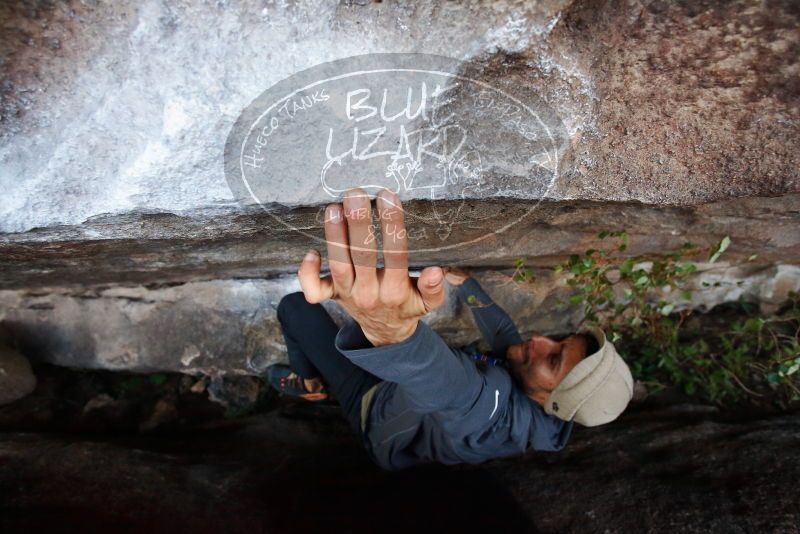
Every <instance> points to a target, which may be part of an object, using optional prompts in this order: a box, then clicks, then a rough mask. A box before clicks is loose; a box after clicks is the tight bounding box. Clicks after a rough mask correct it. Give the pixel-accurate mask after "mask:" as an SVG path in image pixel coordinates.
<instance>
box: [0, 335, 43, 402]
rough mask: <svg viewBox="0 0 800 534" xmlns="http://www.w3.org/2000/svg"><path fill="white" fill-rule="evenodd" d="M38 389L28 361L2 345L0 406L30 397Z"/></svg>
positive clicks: (0, 345) (0, 349) (0, 348)
mask: <svg viewBox="0 0 800 534" xmlns="http://www.w3.org/2000/svg"><path fill="white" fill-rule="evenodd" d="M35 388H36V375H34V374H33V370H32V369H31V364H30V363H29V362H28V359H27V358H26V357H25V356H23V355H22V354H20V353H19V352H18V351H16V350H14V349H13V348H11V347H9V346H8V345H5V344H0V405H3V404H8V403H11V402H14V401H15V400H19V399H21V398H22V397H24V396H26V395H28V394H29V393H31V392H32V391H33V390H34V389H35Z"/></svg>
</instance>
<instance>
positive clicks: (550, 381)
mask: <svg viewBox="0 0 800 534" xmlns="http://www.w3.org/2000/svg"><path fill="white" fill-rule="evenodd" d="M585 356H586V338H585V337H584V336H583V335H579V334H573V335H570V336H567V337H564V338H552V337H544V336H531V337H530V338H529V339H527V340H526V341H525V342H524V343H522V345H515V346H513V347H510V348H509V352H508V361H509V362H510V367H511V372H512V374H513V375H514V377H515V378H516V379H517V380H518V381H519V383H520V384H521V385H522V386H523V389H524V390H525V393H526V394H527V395H528V396H529V397H531V398H532V399H533V400H535V401H537V402H538V403H539V404H542V405H543V404H544V403H545V402H546V401H547V397H548V396H549V394H550V392H551V391H553V390H554V389H555V388H556V386H558V384H559V383H560V382H561V380H563V378H564V377H565V376H567V373H569V372H570V371H571V370H572V368H573V367H575V365H577V364H578V362H580V361H581V360H582V359H583V358H584V357H585Z"/></svg>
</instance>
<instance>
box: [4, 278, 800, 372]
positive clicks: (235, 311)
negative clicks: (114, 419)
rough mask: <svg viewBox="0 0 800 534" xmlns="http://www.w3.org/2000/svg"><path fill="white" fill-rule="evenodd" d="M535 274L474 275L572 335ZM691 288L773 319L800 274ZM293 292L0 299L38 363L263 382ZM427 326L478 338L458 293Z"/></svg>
mask: <svg viewBox="0 0 800 534" xmlns="http://www.w3.org/2000/svg"><path fill="white" fill-rule="evenodd" d="M537 273H538V276H537V280H536V281H535V283H533V284H520V283H516V282H514V281H513V280H512V279H511V278H510V276H509V275H510V273H502V272H483V273H480V274H478V275H476V276H477V277H478V279H479V280H481V281H482V285H483V286H484V288H485V289H486V290H487V291H488V292H489V294H490V295H492V296H493V298H494V299H495V301H496V302H498V303H500V304H501V305H502V306H503V308H504V309H505V310H507V311H508V313H509V314H510V315H511V316H512V318H513V319H514V321H515V322H516V324H517V325H518V326H519V328H520V330H521V331H522V332H523V333H531V332H539V333H545V334H555V333H563V332H567V331H570V330H571V329H573V328H574V327H575V326H576V325H577V324H578V322H579V320H580V313H579V309H578V308H577V307H575V306H569V305H562V304H559V302H558V301H559V300H566V299H567V297H568V296H569V287H568V286H566V285H565V284H564V279H563V278H559V277H556V276H554V275H553V271H552V270H549V269H541V270H538V271H537ZM704 283H706V284H709V285H710V286H712V287H708V288H704V286H703V284H704ZM717 283H718V285H717V286H716V287H714V284H717ZM690 287H692V289H693V296H692V302H691V303H690V304H689V305H690V306H691V307H692V308H696V309H700V310H709V309H711V308H713V307H714V306H715V305H717V304H720V303H721V302H728V301H734V300H736V299H738V298H740V297H741V298H743V299H745V300H749V301H755V302H761V303H762V306H763V307H765V308H767V310H765V311H769V308H770V307H774V305H776V304H779V303H781V302H783V301H784V300H785V298H786V296H787V293H788V291H790V290H794V291H800V267H796V266H791V265H784V266H778V267H766V268H763V267H759V266H757V265H744V266H741V267H737V266H727V265H725V264H724V263H720V264H713V265H706V266H703V265H701V266H700V272H699V273H698V275H697V276H696V277H695V278H694V279H693V280H692V286H690ZM297 290H299V285H298V283H297V281H296V279H295V278H294V277H279V278H273V279H270V280H215V281H209V282H191V283H186V284H179V285H174V286H168V287H161V288H145V287H142V286H136V287H118V286H114V287H110V288H106V289H103V288H94V289H80V288H78V289H76V288H45V289H36V290H4V291H2V290H0V321H2V322H3V323H4V324H5V325H6V326H7V327H8V329H9V330H10V331H11V332H13V334H14V335H15V337H16V340H17V342H18V343H20V345H21V347H22V348H23V349H24V351H25V353H26V354H28V355H29V356H31V357H32V358H36V360H37V361H46V362H50V363H55V364H59V365H66V366H70V367H79V368H107V369H117V370H123V369H127V370H133V371H140V372H144V371H155V370H169V371H178V372H184V373H190V374H205V375H212V376H213V375H219V374H226V373H231V374H261V373H263V371H264V370H265V368H266V367H267V366H268V365H269V364H271V363H274V362H277V361H285V358H286V349H285V346H284V340H283V336H282V334H281V332H280V327H279V324H278V322H277V319H276V316H275V309H276V307H277V304H278V302H279V301H280V298H281V296H283V295H284V294H286V293H289V292H292V291H297ZM683 305H685V304H683ZM325 306H326V307H327V309H328V310H330V312H331V313H332V315H333V317H334V319H335V320H336V321H337V322H339V323H340V324H341V323H342V321H343V320H345V315H344V314H343V312H342V311H341V310H340V309H339V308H338V306H337V305H336V304H335V303H334V302H333V301H328V302H326V303H325ZM680 307H681V306H678V308H680ZM425 320H426V321H428V322H429V324H431V326H433V327H434V328H435V329H436V330H437V331H438V332H440V333H441V334H442V336H443V337H444V338H445V340H446V341H447V342H448V343H450V344H452V346H458V345H466V344H467V343H470V342H472V341H475V340H478V339H479V338H480V334H479V332H478V331H477V329H476V327H475V325H474V322H473V320H472V317H471V313H470V312H469V310H468V309H466V308H465V307H464V306H463V305H460V304H459V303H458V299H457V298H456V297H455V295H454V294H450V295H448V299H447V301H446V303H445V304H444V305H443V306H442V307H441V308H439V309H437V310H435V311H434V312H433V313H431V314H430V315H428V316H427V317H426V319H425Z"/></svg>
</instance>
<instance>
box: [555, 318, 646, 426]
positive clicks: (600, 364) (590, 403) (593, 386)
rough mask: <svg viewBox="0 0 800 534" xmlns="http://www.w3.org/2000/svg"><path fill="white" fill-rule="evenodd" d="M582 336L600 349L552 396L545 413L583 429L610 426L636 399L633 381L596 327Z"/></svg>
mask: <svg viewBox="0 0 800 534" xmlns="http://www.w3.org/2000/svg"><path fill="white" fill-rule="evenodd" d="M580 333H582V334H590V335H593V336H594V337H595V339H597V344H598V345H599V347H600V349H599V350H598V351H597V352H595V353H594V354H590V355H588V356H586V357H585V358H584V359H583V360H581V361H580V362H579V363H578V364H577V365H576V366H575V367H573V368H572V370H571V371H570V372H569V373H567V376H565V377H564V379H563V380H562V381H561V383H560V384H558V386H556V388H555V389H554V390H553V391H552V393H550V396H549V397H548V399H547V402H546V403H545V405H544V411H545V412H546V413H548V414H550V415H554V416H556V417H558V418H559V419H563V420H565V421H569V420H570V419H572V420H574V421H575V422H576V423H578V424H581V425H583V426H597V425H602V424H605V423H609V422H611V421H613V420H614V419H616V418H617V417H619V415H620V414H621V413H622V412H623V411H624V410H625V408H626V407H627V406H628V403H629V402H630V400H631V398H632V397H633V377H632V376H631V371H630V369H628V365H627V364H626V363H625V360H623V359H622V358H621V357H620V355H619V354H618V353H617V349H616V348H615V347H614V344H613V343H611V342H610V341H608V340H607V339H606V335H605V333H604V332H603V331H602V330H601V329H599V328H597V327H586V328H585V329H583V330H582V331H581V332H580Z"/></svg>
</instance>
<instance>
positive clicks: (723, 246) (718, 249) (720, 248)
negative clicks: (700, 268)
mask: <svg viewBox="0 0 800 534" xmlns="http://www.w3.org/2000/svg"><path fill="white" fill-rule="evenodd" d="M730 244H731V238H730V237H728V236H725V237H723V238H722V241H720V242H719V243H717V245H716V246H715V247H713V248H712V249H711V255H710V256H709V257H708V262H709V263H714V262H715V261H717V258H719V257H720V255H721V254H722V253H723V252H725V251H726V250H727V249H728V247H729V246H730Z"/></svg>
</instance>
